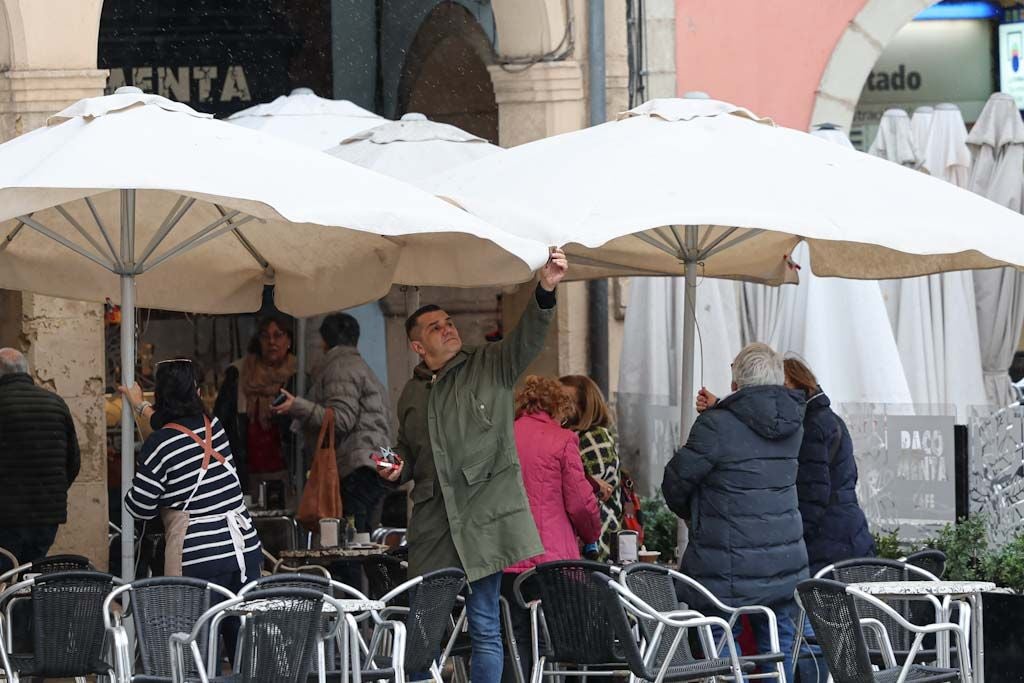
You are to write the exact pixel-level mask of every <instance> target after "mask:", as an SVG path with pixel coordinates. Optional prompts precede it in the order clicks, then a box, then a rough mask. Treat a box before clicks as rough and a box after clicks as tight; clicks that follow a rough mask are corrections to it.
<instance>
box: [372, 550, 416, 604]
mask: <svg viewBox="0 0 1024 683" xmlns="http://www.w3.org/2000/svg"><path fill="white" fill-rule="evenodd" d="M363 571H364V572H366V581H367V583H368V584H369V589H370V596H371V597H373V598H382V597H384V596H385V595H387V594H388V593H390V592H391V591H393V590H395V589H396V588H398V587H399V586H401V585H402V584H403V583H405V582H406V581H408V580H409V568H408V567H406V566H405V565H404V564H403V561H402V559H401V558H399V557H396V556H394V555H391V554H384V555H369V556H367V557H366V558H365V559H364V560H363ZM404 597H407V596H405V595H404V594H403V595H401V596H398V599H399V600H401V599H402V598H404ZM406 604H408V603H406Z"/></svg>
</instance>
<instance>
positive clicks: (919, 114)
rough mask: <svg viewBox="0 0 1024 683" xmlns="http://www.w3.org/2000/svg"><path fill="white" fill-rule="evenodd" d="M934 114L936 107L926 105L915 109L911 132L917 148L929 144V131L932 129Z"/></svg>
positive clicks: (911, 118) (911, 120) (922, 147)
mask: <svg viewBox="0 0 1024 683" xmlns="http://www.w3.org/2000/svg"><path fill="white" fill-rule="evenodd" d="M934 114H935V108H934V107H929V106H924V107H918V108H917V109H915V110H914V115H913V116H911V117H910V132H911V135H912V136H913V138H914V147H915V148H916V149H924V148H925V146H927V144H928V131H929V130H931V127H932V116H933V115H934Z"/></svg>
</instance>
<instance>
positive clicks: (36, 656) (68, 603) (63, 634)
mask: <svg viewBox="0 0 1024 683" xmlns="http://www.w3.org/2000/svg"><path fill="white" fill-rule="evenodd" d="M120 583H121V582H120V581H119V580H118V579H116V578H114V577H113V576H111V575H109V574H102V573H99V572H92V571H68V572H54V573H49V574H44V575H40V576H37V577H34V578H31V579H27V580H25V581H20V582H18V583H16V584H13V585H12V586H10V587H9V588H8V589H7V590H5V591H4V592H3V593H0V605H5V604H6V603H9V602H10V601H11V599H12V598H15V597H20V595H21V594H24V592H25V591H28V592H29V593H30V594H31V600H32V621H33V631H32V645H33V649H32V652H31V653H30V654H25V653H14V652H11V651H10V649H9V648H7V647H4V648H2V649H0V654H2V655H3V656H2V660H3V661H2V664H3V667H4V669H5V671H6V676H7V680H17V677H18V676H39V677H42V678H76V679H78V680H82V681H84V680H85V677H86V676H90V675H100V676H108V677H113V675H114V671H113V669H112V668H111V667H110V665H109V664H108V663H107V662H105V661H104V659H103V654H104V653H103V645H104V637H105V634H106V630H105V629H104V625H103V602H104V600H105V599H106V597H107V594H109V593H110V591H111V590H112V589H113V588H114V586H115V585H119V584H120ZM13 626H14V624H12V623H11V622H7V624H6V627H7V628H11V627H13Z"/></svg>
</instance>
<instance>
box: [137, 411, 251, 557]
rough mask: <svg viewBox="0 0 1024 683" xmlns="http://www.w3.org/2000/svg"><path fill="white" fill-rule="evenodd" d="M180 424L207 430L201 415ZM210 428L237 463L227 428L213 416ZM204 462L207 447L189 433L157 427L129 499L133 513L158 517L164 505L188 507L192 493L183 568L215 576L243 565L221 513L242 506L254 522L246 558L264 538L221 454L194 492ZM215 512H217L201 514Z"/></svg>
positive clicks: (246, 532)
mask: <svg viewBox="0 0 1024 683" xmlns="http://www.w3.org/2000/svg"><path fill="white" fill-rule="evenodd" d="M178 424H180V425H182V426H184V427H187V428H189V429H191V430H192V431H193V432H195V433H196V435H197V436H198V437H199V438H201V439H203V438H205V436H206V428H205V424H204V422H203V418H202V417H201V416H199V417H192V418H185V419H182V420H178ZM211 429H212V430H213V447H214V449H216V450H217V452H219V453H220V454H221V455H222V456H223V457H224V459H225V460H226V461H227V462H228V463H230V464H231V465H232V467H234V461H233V459H232V457H231V446H230V445H229V444H228V437H227V434H225V432H224V429H223V427H221V425H220V422H219V421H218V420H217V418H213V422H212V427H211ZM202 465H203V448H202V446H200V445H199V444H198V443H196V442H195V441H194V440H193V439H192V438H191V437H190V436H188V435H187V434H182V433H181V432H179V431H176V430H174V429H168V428H166V427H165V428H163V429H158V430H156V431H155V432H153V433H152V434H150V435H149V438H148V439H146V442H145V443H144V444H143V445H142V454H141V456H140V458H139V462H138V464H137V466H136V471H135V478H134V479H133V480H132V488H131V491H129V492H128V495H127V496H125V504H126V505H127V506H128V511H129V512H130V513H131V514H132V515H133V516H134V517H136V518H138V519H153V518H155V517H157V516H158V515H159V514H160V508H174V509H176V510H186V507H185V505H186V502H187V501H188V500H189V497H190V496H191V498H192V500H191V502H188V507H187V512H188V514H189V518H190V519H189V525H188V531H187V532H186V534H185V545H184V550H183V552H182V561H181V566H182V573H183V574H184V575H185V576H195V577H213V576H218V575H220V574H230V573H232V572H235V571H238V561H237V559H236V557H235V548H234V544H233V543H232V542H231V534H230V532H229V531H228V523H227V520H225V519H224V517H223V516H222V515H224V513H228V512H231V511H233V510H238V511H239V512H240V514H241V516H242V517H243V518H244V519H246V520H249V524H248V525H247V526H249V528H248V529H246V530H243V537H244V539H245V555H246V559H248V560H249V561H250V563H251V562H252V561H253V558H252V556H251V555H250V554H251V553H255V554H256V555H260V540H259V537H258V536H257V534H256V529H255V528H254V527H252V525H251V519H250V517H249V512H248V511H247V510H246V509H245V505H244V502H243V500H242V489H241V487H240V486H239V482H238V477H237V475H236V474H235V473H234V472H232V470H231V469H230V468H228V467H225V466H224V465H223V464H222V463H221V462H220V461H219V460H217V459H216V458H211V460H210V466H209V468H208V469H207V472H206V476H204V477H203V480H202V482H201V483H200V484H199V488H198V490H196V492H195V495H194V496H193V495H192V491H193V489H195V488H196V481H197V480H198V478H199V473H200V471H201V469H202ZM218 515H221V516H218ZM211 516H218V517H215V518H214V519H210V520H206V519H197V518H208V517H211Z"/></svg>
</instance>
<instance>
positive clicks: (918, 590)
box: [850, 581, 996, 683]
mask: <svg viewBox="0 0 1024 683" xmlns="http://www.w3.org/2000/svg"><path fill="white" fill-rule="evenodd" d="M850 587H851V588H853V589H855V590H859V591H860V592H862V593H867V594H868V595H873V596H874V597H876V598H883V599H886V598H887V599H890V600H892V599H896V600H898V599H900V598H910V599H913V598H926V597H927V596H933V597H936V598H941V599H943V601H944V604H943V606H944V607H945V608H946V610H947V618H948V609H949V608H948V603H949V601H950V600H957V601H963V602H966V603H967V604H969V605H970V606H971V632H970V636H969V645H968V646H969V647H970V650H971V667H970V668H971V678H972V680H973V681H974V682H975V683H985V634H984V619H983V618H982V611H981V610H982V601H981V594H982V593H984V592H986V591H991V590H995V587H996V585H995V584H994V583H991V582H989V581H868V582H865V583H853V584H850ZM940 635H941V634H940ZM947 638H948V636H946V637H945V638H944V640H947ZM937 649H938V656H939V665H940V666H947V667H948V666H949V646H948V640H947V642H946V646H945V647H942V648H937Z"/></svg>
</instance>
